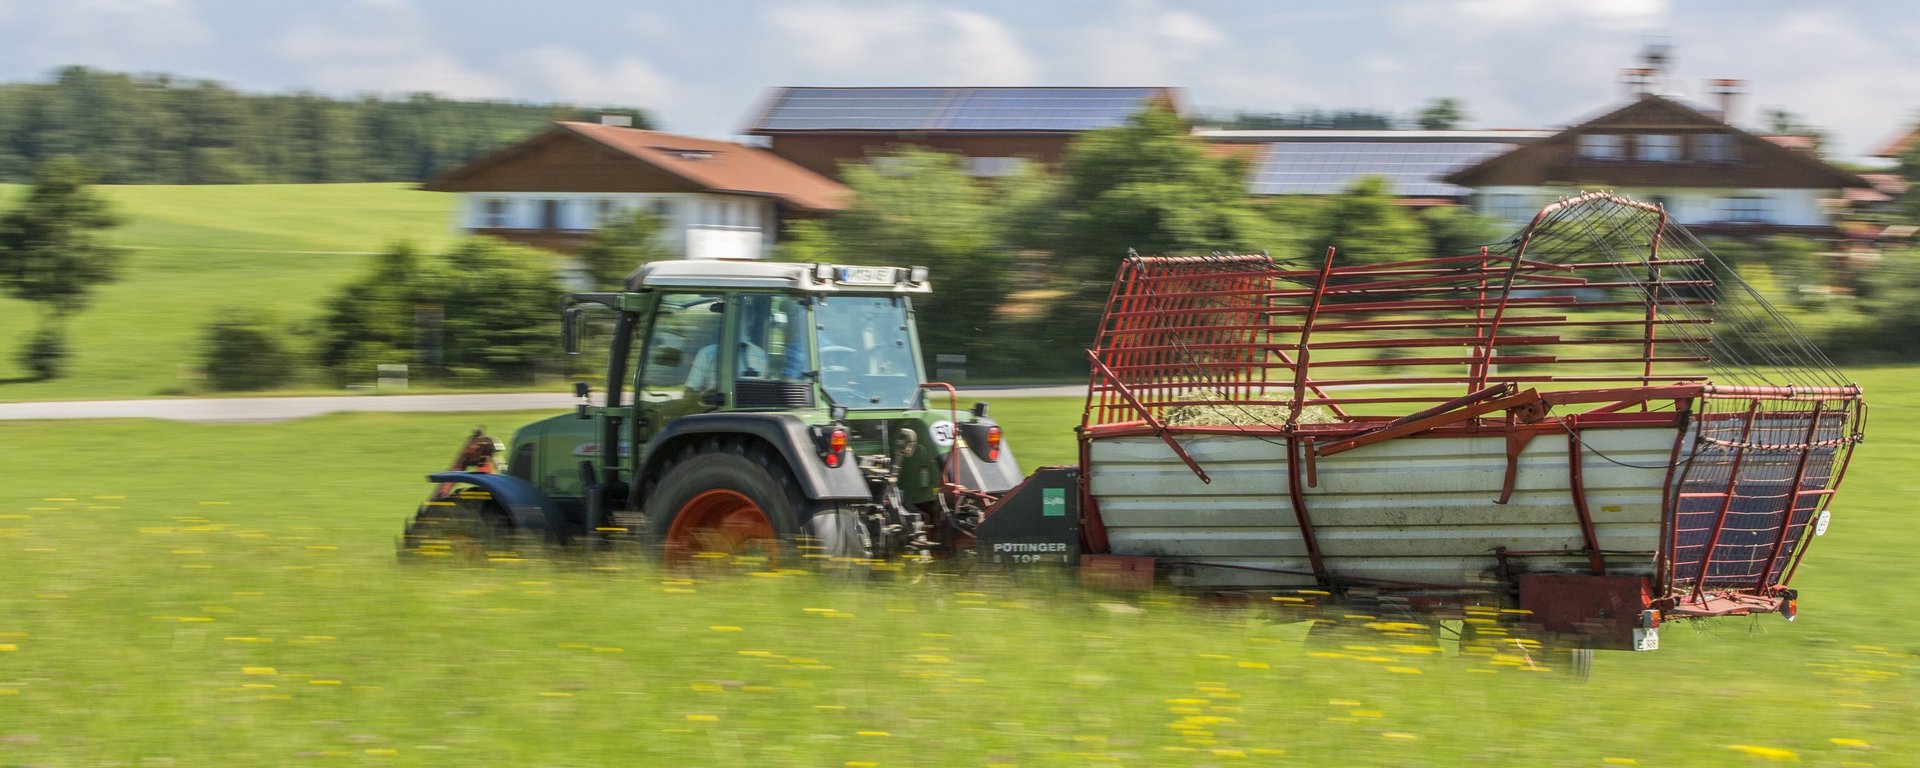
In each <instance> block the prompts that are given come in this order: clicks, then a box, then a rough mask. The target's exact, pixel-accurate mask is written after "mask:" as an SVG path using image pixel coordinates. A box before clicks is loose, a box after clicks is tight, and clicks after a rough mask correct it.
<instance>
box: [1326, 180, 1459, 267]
mask: <svg viewBox="0 0 1920 768" xmlns="http://www.w3.org/2000/svg"><path fill="white" fill-rule="evenodd" d="M1313 231H1314V234H1315V238H1314V240H1313V241H1312V242H1310V243H1309V244H1308V245H1309V248H1310V251H1309V252H1308V253H1307V254H1306V255H1307V256H1309V257H1311V258H1319V257H1320V256H1322V255H1324V254H1325V252H1326V249H1327V246H1333V247H1334V248H1335V249H1337V250H1336V253H1337V256H1336V258H1338V259H1339V260H1340V262H1341V263H1344V264H1355V263H1370V264H1377V263H1381V262H1388V261H1400V260H1404V259H1418V258H1424V257H1426V256H1428V255H1430V251H1429V249H1430V248H1431V247H1432V243H1431V242H1430V241H1429V239H1428V234H1427V230H1426V228H1425V227H1422V226H1421V225H1420V222H1418V221H1416V220H1414V218H1413V216H1412V215H1411V214H1409V213H1407V210H1406V208H1404V207H1402V206H1401V205H1400V204H1399V203H1398V202H1397V201H1396V200H1395V199H1394V197H1393V192H1392V189H1391V185H1390V184H1388V183H1387V181H1386V180H1384V179H1381V178H1379V177H1372V176H1370V177H1367V178H1363V179H1360V180H1358V181H1355V182H1354V183H1353V184H1352V185H1351V186H1349V187H1348V188H1347V189H1346V191H1344V192H1341V193H1340V194H1338V195H1334V196H1332V197H1331V198H1330V199H1328V200H1327V202H1326V204H1325V205H1324V206H1322V207H1321V209H1320V217H1319V220H1318V221H1317V222H1316V223H1315V227H1314V230H1313Z"/></svg>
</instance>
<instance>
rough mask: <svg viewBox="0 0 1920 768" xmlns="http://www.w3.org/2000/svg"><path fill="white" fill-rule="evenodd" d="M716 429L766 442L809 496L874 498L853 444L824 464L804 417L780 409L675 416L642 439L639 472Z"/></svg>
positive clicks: (648, 470) (657, 465) (649, 472)
mask: <svg viewBox="0 0 1920 768" xmlns="http://www.w3.org/2000/svg"><path fill="white" fill-rule="evenodd" d="M718 435H745V436H749V437H753V438H757V439H759V440H760V441H761V442H764V443H766V444H767V445H769V446H771V447H772V448H773V449H774V450H775V451H777V452H779V454H780V458H781V459H783V460H785V461H786V463H787V469H788V470H790V471H792V472H793V477H794V479H795V480H796V481H798V482H799V483H800V490H801V492H802V493H805V494H806V496H807V498H809V499H813V500H816V501H819V500H861V501H864V500H867V499H871V498H873V492H872V491H871V490H869V489H868V488H867V480H866V477H865V476H864V475H862V474H860V469H859V467H857V466H855V464H854V461H853V451H852V449H848V451H847V459H846V460H845V461H842V462H840V466H838V467H828V466H827V464H826V462H824V461H821V460H820V452H819V449H818V448H816V447H815V446H814V440H813V432H812V431H811V430H810V429H809V428H808V427H807V423H806V422H804V421H801V420H800V419H798V418H795V417H793V416H789V415H786V414H780V413H699V414H694V415H691V416H682V417H680V418H677V419H674V420H673V421H672V422H669V423H668V424H667V426H666V427H665V428H664V429H661V430H660V431H659V432H658V433H655V434H654V436H653V439H651V440H648V441H647V449H646V457H647V460H646V464H645V466H643V467H642V468H641V473H640V476H641V477H644V478H651V477H653V475H654V473H655V472H657V471H658V470H659V468H660V464H661V462H664V461H666V460H667V458H668V457H670V456H672V455H673V454H674V453H677V452H678V449H679V448H680V447H681V446H683V445H686V444H688V443H692V442H694V441H696V440H699V439H700V438H702V437H708V436H718Z"/></svg>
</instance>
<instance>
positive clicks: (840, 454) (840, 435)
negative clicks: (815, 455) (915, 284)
mask: <svg viewBox="0 0 1920 768" xmlns="http://www.w3.org/2000/svg"><path fill="white" fill-rule="evenodd" d="M846 455H847V431H846V430H844V429H835V430H833V431H832V432H830V433H828V434H827V452H826V454H825V455H823V456H821V458H823V459H825V460H826V462H827V466H829V467H838V466H840V462H841V461H843V460H844V457H845V456H846Z"/></svg>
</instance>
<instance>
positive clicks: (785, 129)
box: [741, 87, 1180, 178]
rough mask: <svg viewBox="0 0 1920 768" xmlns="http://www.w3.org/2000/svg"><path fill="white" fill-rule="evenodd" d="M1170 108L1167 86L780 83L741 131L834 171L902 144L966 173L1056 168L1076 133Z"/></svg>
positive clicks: (1175, 102)
mask: <svg viewBox="0 0 1920 768" xmlns="http://www.w3.org/2000/svg"><path fill="white" fill-rule="evenodd" d="M1155 107H1158V108H1164V109H1170V110H1173V111H1176V112H1177V111H1179V107H1180V104H1179V92H1178V91H1177V90H1175V89H1173V88H1135V87H1126V88H1109V87H1073V88H1061V87H994V88H928V87H908V88H886V87H882V88H779V89H776V90H775V91H774V92H773V93H772V94H771V95H770V96H769V97H768V98H767V100H766V102H765V103H764V104H763V105H762V106H761V107H760V109H758V110H757V111H756V112H755V113H754V115H753V116H752V117H751V118H749V120H748V122H747V124H746V125H745V126H744V127H743V128H742V129H741V133H743V134H747V135H751V136H759V137H763V138H764V139H765V141H766V142H767V149H768V150H769V151H771V152H773V153H774V154H776V155H779V156H781V157H783V158H786V159H788V160H791V161H793V162H794V163H796V164H798V165H800V166H802V167H804V168H807V169H809V170H812V171H813V172H815V173H818V174H821V175H823V176H829V177H834V178H838V177H839V175H840V166H841V165H842V164H844V163H858V162H864V161H866V160H869V159H872V158H876V157H882V156H884V155H887V154H891V153H893V152H894V151H896V150H897V149H898V148H900V147H902V146H914V147H920V148H924V149H932V150H937V151H941V152H951V153H953V154H957V155H960V156H962V157H964V158H966V163H967V168H968V170H969V172H971V173H972V174H973V175H974V176H980V177H990V176H1006V175H1011V174H1013V173H1014V172H1016V171H1018V170H1019V169H1020V167H1021V166H1023V165H1025V164H1027V163H1030V162H1038V163H1041V164H1043V165H1046V166H1047V167H1049V168H1057V167H1058V166H1059V164H1060V162H1061V161H1062V160H1063V159H1065V157H1066V154H1067V146H1068V145H1069V144H1070V143H1072V141H1073V140H1074V138H1076V137H1078V136H1079V135H1080V134H1082V133H1085V132H1087V131H1091V130H1097V129H1100V128H1112V127H1114V126H1119V125H1124V124H1126V122H1127V120H1128V119H1129V118H1131V117H1133V116H1134V115H1135V114H1137V113H1139V112H1140V111H1142V110H1145V109H1150V108H1155Z"/></svg>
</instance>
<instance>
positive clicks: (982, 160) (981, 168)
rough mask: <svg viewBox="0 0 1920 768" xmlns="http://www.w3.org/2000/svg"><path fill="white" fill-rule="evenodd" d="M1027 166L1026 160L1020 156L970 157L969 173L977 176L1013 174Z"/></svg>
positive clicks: (968, 162)
mask: <svg viewBox="0 0 1920 768" xmlns="http://www.w3.org/2000/svg"><path fill="white" fill-rule="evenodd" d="M1025 166H1026V160H1024V159H1022V158H1018V157H969V158H967V173H969V174H972V175H973V176H975V177H977V178H992V177H999V176H1012V175H1014V174H1016V173H1019V172H1020V169H1021V168H1023V167H1025Z"/></svg>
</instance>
